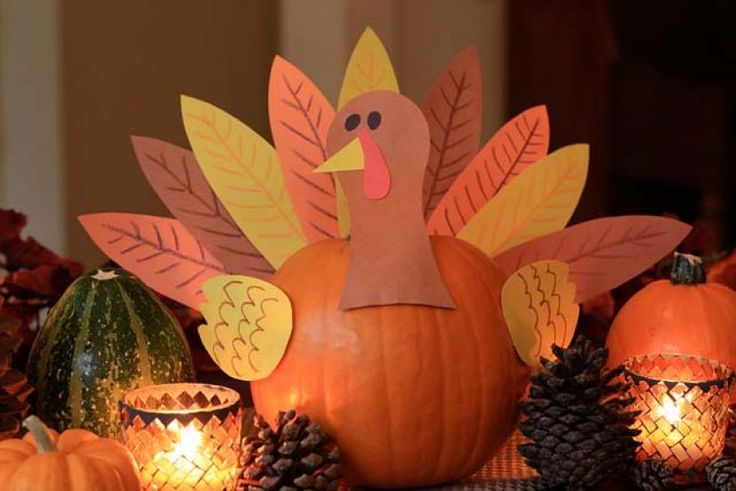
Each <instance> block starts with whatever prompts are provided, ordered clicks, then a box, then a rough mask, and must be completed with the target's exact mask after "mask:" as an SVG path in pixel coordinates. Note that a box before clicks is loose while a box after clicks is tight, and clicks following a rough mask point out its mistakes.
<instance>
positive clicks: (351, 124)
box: [345, 114, 360, 131]
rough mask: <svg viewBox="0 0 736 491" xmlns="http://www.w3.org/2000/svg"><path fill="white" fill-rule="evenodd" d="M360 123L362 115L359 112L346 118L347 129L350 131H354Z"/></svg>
mask: <svg viewBox="0 0 736 491" xmlns="http://www.w3.org/2000/svg"><path fill="white" fill-rule="evenodd" d="M359 124H360V116H358V115H357V114H351V115H350V116H348V117H347V118H345V129H346V130H348V131H353V130H354V129H355V128H357V127H358V125H359Z"/></svg>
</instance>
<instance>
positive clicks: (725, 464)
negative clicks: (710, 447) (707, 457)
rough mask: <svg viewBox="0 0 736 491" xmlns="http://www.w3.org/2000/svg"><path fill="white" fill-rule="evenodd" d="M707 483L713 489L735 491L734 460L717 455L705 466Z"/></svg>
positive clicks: (735, 473) (735, 466) (716, 490)
mask: <svg viewBox="0 0 736 491" xmlns="http://www.w3.org/2000/svg"><path fill="white" fill-rule="evenodd" d="M705 475H706V476H707V477H708V483H709V484H710V485H711V487H712V488H713V489H714V490H715V491H736V461H734V459H732V458H730V457H718V458H717V459H715V460H713V461H711V462H710V463H708V465H707V466H706V467H705Z"/></svg>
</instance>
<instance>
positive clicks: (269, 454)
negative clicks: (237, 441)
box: [243, 409, 342, 491]
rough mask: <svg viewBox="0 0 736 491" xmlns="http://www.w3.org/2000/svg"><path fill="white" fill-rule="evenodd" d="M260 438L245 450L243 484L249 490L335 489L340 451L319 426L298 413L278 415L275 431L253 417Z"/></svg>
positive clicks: (291, 412)
mask: <svg viewBox="0 0 736 491" xmlns="http://www.w3.org/2000/svg"><path fill="white" fill-rule="evenodd" d="M254 424H255V426H256V429H257V430H258V435H257V436H256V437H253V438H249V439H247V440H246V442H245V446H244V449H243V467H244V472H243V482H244V483H245V485H246V486H245V488H244V489H247V490H248V491H296V490H300V489H313V490H330V491H331V490H336V489H337V488H338V485H339V482H340V477H341V476H342V469H341V467H340V464H339V463H338V461H339V459H340V450H339V449H338V448H337V446H336V445H334V444H333V443H332V442H331V441H330V439H329V438H328V437H327V435H326V434H325V433H324V432H323V431H322V429H321V428H320V426H319V425H318V424H317V423H312V422H310V421H309V418H308V417H307V416H306V415H300V416H297V415H296V411H294V410H293V409H292V410H289V411H286V412H283V411H281V412H279V415H278V418H277V421H276V428H275V429H272V428H271V427H270V426H269V424H268V423H267V422H266V421H265V420H264V419H263V417H262V416H260V415H256V416H255V417H254Z"/></svg>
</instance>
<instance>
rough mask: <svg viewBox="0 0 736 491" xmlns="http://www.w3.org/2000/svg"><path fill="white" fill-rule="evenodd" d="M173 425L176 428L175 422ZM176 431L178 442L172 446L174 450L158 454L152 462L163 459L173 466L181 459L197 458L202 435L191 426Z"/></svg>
mask: <svg viewBox="0 0 736 491" xmlns="http://www.w3.org/2000/svg"><path fill="white" fill-rule="evenodd" d="M174 423H175V425H177V426H178V423H177V422H174ZM176 431H177V432H178V433H179V441H178V442H177V443H176V445H174V450H172V451H171V452H159V453H157V454H156V455H155V456H154V458H153V460H159V459H161V458H164V459H166V460H168V461H169V462H171V463H172V464H173V463H175V462H176V461H178V460H179V459H180V458H181V457H184V458H185V459H187V460H190V461H191V460H193V459H194V458H195V457H196V456H197V452H199V449H200V447H201V446H202V433H201V432H199V431H197V430H196V429H195V428H192V427H191V426H185V427H184V428H183V429H177V430H176Z"/></svg>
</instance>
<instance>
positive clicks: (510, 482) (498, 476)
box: [433, 431, 539, 491]
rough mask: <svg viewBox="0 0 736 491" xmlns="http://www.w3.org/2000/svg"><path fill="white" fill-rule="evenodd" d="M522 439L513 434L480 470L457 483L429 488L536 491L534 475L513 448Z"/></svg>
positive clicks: (536, 475)
mask: <svg viewBox="0 0 736 491" xmlns="http://www.w3.org/2000/svg"><path fill="white" fill-rule="evenodd" d="M524 442H525V438H524V437H523V436H522V435H521V433H519V432H518V431H515V432H514V433H513V434H512V435H511V437H510V438H509V439H508V440H507V441H506V443H504V444H503V446H502V447H501V450H499V452H498V454H496V456H495V457H494V458H493V459H491V461H490V462H488V463H487V464H486V465H485V466H483V468H482V469H481V470H479V471H478V472H476V473H475V474H473V475H472V476H470V477H467V478H465V479H463V480H462V481H459V482H457V483H453V484H446V485H444V486H439V487H436V488H433V489H439V490H448V491H449V490H452V491H466V490H467V491H470V490H474V491H475V490H493V491H527V490H535V489H538V488H539V486H538V483H537V477H538V474H537V473H536V471H535V470H534V469H532V468H531V467H529V466H528V465H526V464H525V463H524V459H523V457H522V456H521V455H519V452H518V451H517V447H518V445H519V444H521V443H524Z"/></svg>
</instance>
